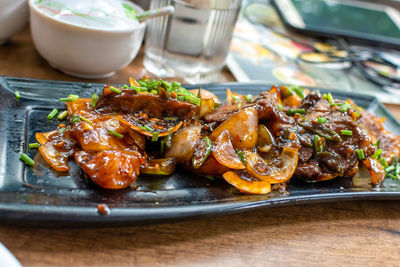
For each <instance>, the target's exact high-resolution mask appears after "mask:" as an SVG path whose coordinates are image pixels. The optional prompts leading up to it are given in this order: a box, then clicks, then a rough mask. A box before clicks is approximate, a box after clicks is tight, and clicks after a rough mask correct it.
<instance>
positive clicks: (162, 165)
mask: <svg viewBox="0 0 400 267" xmlns="http://www.w3.org/2000/svg"><path fill="white" fill-rule="evenodd" d="M175 165H176V163H175V160H174V159H173V158H164V159H151V160H149V161H148V162H147V163H146V165H144V166H143V167H141V168H140V173H143V174H151V175H171V174H172V173H173V172H174V171H175Z"/></svg>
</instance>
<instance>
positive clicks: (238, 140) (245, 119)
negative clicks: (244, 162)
mask: <svg viewBox="0 0 400 267" xmlns="http://www.w3.org/2000/svg"><path fill="white" fill-rule="evenodd" d="M225 130H227V131H228V132H229V134H230V136H231V140H232V145H233V146H234V147H235V148H253V147H254V146H255V145H256V144H257V136H258V116H257V110H256V109H255V108H253V107H249V108H245V109H243V110H241V111H239V112H238V113H236V114H235V115H233V116H232V117H230V118H229V119H227V120H226V121H224V122H223V123H222V124H221V125H219V126H218V127H217V128H216V129H215V130H214V131H213V132H212V133H211V136H210V137H211V140H215V139H216V138H217V137H218V136H220V135H221V133H222V132H223V131H225Z"/></svg>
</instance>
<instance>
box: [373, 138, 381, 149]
mask: <svg viewBox="0 0 400 267" xmlns="http://www.w3.org/2000/svg"><path fill="white" fill-rule="evenodd" d="M374 146H376V148H377V149H379V148H381V140H378V141H376V143H375V144H374Z"/></svg>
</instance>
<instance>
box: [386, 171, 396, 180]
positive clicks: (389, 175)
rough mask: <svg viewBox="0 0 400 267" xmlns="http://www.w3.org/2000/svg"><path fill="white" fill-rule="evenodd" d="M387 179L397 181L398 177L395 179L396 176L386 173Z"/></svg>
mask: <svg viewBox="0 0 400 267" xmlns="http://www.w3.org/2000/svg"><path fill="white" fill-rule="evenodd" d="M386 175H387V176H388V177H389V178H392V180H399V178H398V177H396V176H394V175H393V174H390V173H388V174H386Z"/></svg>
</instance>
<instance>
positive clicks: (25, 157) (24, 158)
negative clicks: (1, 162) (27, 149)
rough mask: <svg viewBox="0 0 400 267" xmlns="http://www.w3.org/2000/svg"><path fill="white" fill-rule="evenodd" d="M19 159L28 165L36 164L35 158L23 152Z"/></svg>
mask: <svg viewBox="0 0 400 267" xmlns="http://www.w3.org/2000/svg"><path fill="white" fill-rule="evenodd" d="M19 159H20V160H22V161H23V162H25V164H26V165H29V166H31V167H32V166H33V165H35V161H34V160H33V159H31V158H30V157H29V156H28V155H27V154H24V153H22V154H21V155H20V156H19Z"/></svg>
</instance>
